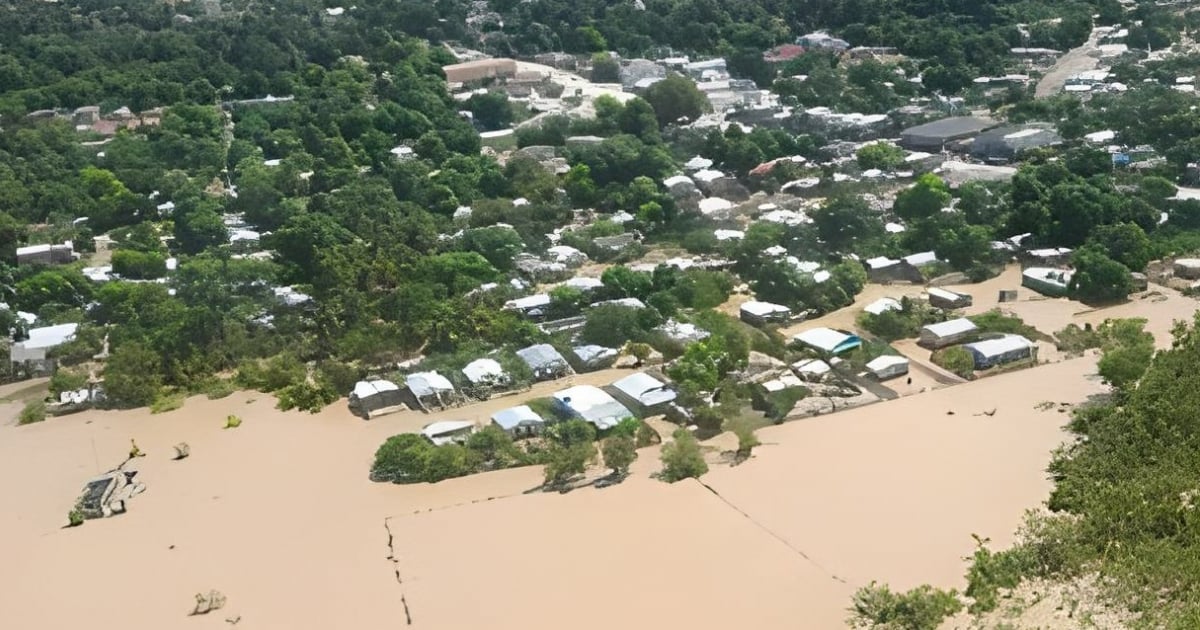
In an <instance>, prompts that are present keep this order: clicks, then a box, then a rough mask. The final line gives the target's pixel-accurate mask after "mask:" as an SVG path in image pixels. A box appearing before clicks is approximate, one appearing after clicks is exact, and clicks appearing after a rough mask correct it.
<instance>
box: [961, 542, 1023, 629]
mask: <svg viewBox="0 0 1200 630" xmlns="http://www.w3.org/2000/svg"><path fill="white" fill-rule="evenodd" d="M976 543H977V547H976V549H975V554H974V555H973V556H972V557H971V567H970V568H969V569H968V570H967V591H966V595H967V597H971V598H973V599H974V600H975V602H974V603H972V604H971V608H970V610H971V612H972V613H982V612H988V611H990V610H994V609H995V608H996V605H997V604H998V603H999V594H1000V589H1011V588H1016V586H1017V584H1019V583H1020V582H1021V577H1022V575H1023V574H1024V572H1025V571H1026V570H1027V569H1028V568H1029V567H1028V562H1027V557H1026V554H1025V551H1024V550H1023V549H1022V548H1021V547H1014V548H1012V549H1008V550H1005V551H1000V552H994V551H992V550H990V549H988V548H987V547H986V546H985V545H984V543H983V541H982V540H980V539H979V538H978V537H977V538H976Z"/></svg>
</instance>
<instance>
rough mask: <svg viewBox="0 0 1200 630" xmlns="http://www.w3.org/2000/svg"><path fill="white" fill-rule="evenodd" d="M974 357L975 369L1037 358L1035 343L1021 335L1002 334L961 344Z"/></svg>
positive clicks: (984, 368)
mask: <svg viewBox="0 0 1200 630" xmlns="http://www.w3.org/2000/svg"><path fill="white" fill-rule="evenodd" d="M963 347H964V348H966V349H967V350H969V351H970V352H971V356H972V357H974V359H975V369H976V370H986V369H987V368H990V367H992V366H995V365H1003V364H1005V363H1012V362H1014V361H1023V360H1025V359H1034V360H1036V359H1037V344H1036V343H1034V342H1032V341H1030V340H1028V339H1026V338H1025V337H1022V336H1021V335H1003V336H1001V337H997V338H995V339H984V340H982V341H976V342H975V343H968V344H964V345H963Z"/></svg>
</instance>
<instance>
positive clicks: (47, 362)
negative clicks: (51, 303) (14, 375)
mask: <svg viewBox="0 0 1200 630" xmlns="http://www.w3.org/2000/svg"><path fill="white" fill-rule="evenodd" d="M78 330H79V324H58V325H57V326H43V327H41V328H30V329H29V331H28V334H29V337H28V338H27V339H25V340H24V341H18V342H16V343H14V344H12V347H11V348H9V359H10V360H11V361H12V363H13V364H14V365H15V364H23V363H24V364H27V365H28V366H29V368H30V369H32V370H34V371H37V372H42V371H50V370H53V369H54V360H53V359H51V358H48V357H47V353H48V352H49V351H51V350H53V349H54V348H57V347H59V346H61V345H63V344H64V343H67V342H68V341H71V340H72V339H74V338H75V333H76V331H78Z"/></svg>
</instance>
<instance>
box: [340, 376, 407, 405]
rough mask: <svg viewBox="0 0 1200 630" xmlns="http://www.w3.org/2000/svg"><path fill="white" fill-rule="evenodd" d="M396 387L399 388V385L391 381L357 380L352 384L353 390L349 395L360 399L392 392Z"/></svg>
mask: <svg viewBox="0 0 1200 630" xmlns="http://www.w3.org/2000/svg"><path fill="white" fill-rule="evenodd" d="M398 389H400V386H399V385H397V384H395V383H393V382H391V381H384V380H378V381H359V382H357V383H355V384H354V391H353V392H351V394H350V395H351V396H353V397H354V398H357V399H359V400H362V399H364V398H370V397H371V396H375V395H376V394H381V393H383V392H392V391H396V390H398Z"/></svg>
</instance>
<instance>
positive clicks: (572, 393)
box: [554, 385, 633, 431]
mask: <svg viewBox="0 0 1200 630" xmlns="http://www.w3.org/2000/svg"><path fill="white" fill-rule="evenodd" d="M554 400H555V401H556V402H557V404H558V406H559V408H561V409H562V410H563V411H564V412H566V413H567V414H569V415H571V416H574V417H577V418H580V419H582V420H585V421H587V422H589V423H590V424H592V425H593V426H595V427H596V428H597V429H599V430H601V431H605V430H607V429H611V428H613V427H615V426H617V424H619V423H620V422H621V421H622V420H624V419H626V418H632V417H633V413H632V412H630V411H629V409H627V408H626V407H625V406H624V405H622V404H621V403H619V402H617V399H615V398H613V397H612V396H611V395H610V394H608V393H607V392H605V391H604V390H602V389H600V388H599V387H595V386H593V385H576V386H575V387H569V388H567V389H564V390H562V391H558V392H554Z"/></svg>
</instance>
